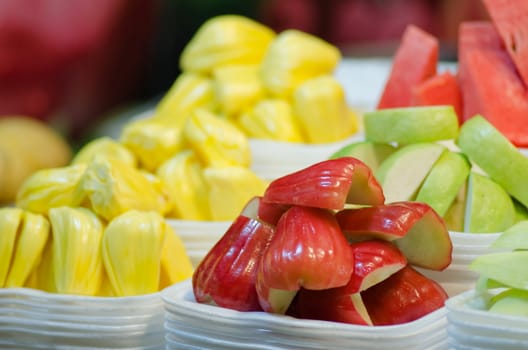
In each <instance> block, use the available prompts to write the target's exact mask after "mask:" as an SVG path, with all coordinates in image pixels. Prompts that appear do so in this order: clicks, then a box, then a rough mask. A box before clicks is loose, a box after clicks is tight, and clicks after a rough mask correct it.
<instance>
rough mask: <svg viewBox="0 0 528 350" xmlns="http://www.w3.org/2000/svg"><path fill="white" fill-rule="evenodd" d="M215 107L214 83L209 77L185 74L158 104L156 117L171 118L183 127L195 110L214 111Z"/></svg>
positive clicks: (180, 76)
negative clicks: (205, 109)
mask: <svg viewBox="0 0 528 350" xmlns="http://www.w3.org/2000/svg"><path fill="white" fill-rule="evenodd" d="M214 105H215V99H214V93H213V83H212V81H211V79H210V78H209V77H207V76H204V75H201V74H196V73H191V72H183V73H182V74H180V75H179V76H178V78H177V79H176V80H175V81H174V83H173V84H172V86H171V88H170V89H169V91H167V93H165V95H164V96H163V98H162V99H161V101H160V102H159V103H158V104H157V106H156V109H155V113H154V117H155V118H169V119H171V121H172V122H174V123H175V125H180V126H181V127H183V125H184V124H185V121H186V120H187V118H188V116H189V113H190V112H191V111H192V110H193V109H195V108H202V107H203V108H207V109H212V108H214Z"/></svg>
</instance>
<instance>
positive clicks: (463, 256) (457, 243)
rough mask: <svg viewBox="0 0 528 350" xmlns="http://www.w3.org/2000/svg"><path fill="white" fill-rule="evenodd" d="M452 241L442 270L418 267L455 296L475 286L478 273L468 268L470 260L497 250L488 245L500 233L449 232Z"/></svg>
mask: <svg viewBox="0 0 528 350" xmlns="http://www.w3.org/2000/svg"><path fill="white" fill-rule="evenodd" d="M449 235H450V237H451V242H453V253H452V260H451V264H450V265H449V266H448V267H447V268H446V269H445V270H444V271H430V270H425V269H420V272H422V273H424V274H425V275H426V276H428V277H430V278H433V279H434V280H435V281H438V282H440V283H441V284H442V285H444V286H445V288H446V290H447V292H448V294H449V295H450V296H455V295H457V294H460V293H462V292H465V291H468V290H470V289H473V288H474V287H475V283H476V281H477V279H478V276H479V275H478V273H476V272H474V271H472V270H470V268H469V265H470V264H471V262H472V261H473V260H474V259H475V258H476V257H477V256H480V255H484V254H489V253H491V252H494V251H497V250H495V249H493V248H491V247H490V245H491V244H492V243H493V242H494V241H495V240H496V239H497V238H498V237H499V236H500V233H464V232H454V231H453V232H449Z"/></svg>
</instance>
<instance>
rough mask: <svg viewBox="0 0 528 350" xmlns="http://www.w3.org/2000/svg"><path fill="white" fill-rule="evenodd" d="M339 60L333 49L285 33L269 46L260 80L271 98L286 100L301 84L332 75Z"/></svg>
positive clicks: (293, 32) (306, 37) (310, 38)
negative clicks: (280, 97) (320, 76)
mask: <svg viewBox="0 0 528 350" xmlns="http://www.w3.org/2000/svg"><path fill="white" fill-rule="evenodd" d="M340 60H341V53H340V51H339V49H338V48H337V47H335V46H333V45H331V44H330V43H328V42H326V41H324V40H322V39H320V38H318V37H316V36H313V35H311V34H308V33H304V32H301V31H299V30H294V29H289V30H285V31H283V32H281V33H280V34H279V35H278V36H277V38H276V39H275V40H274V41H273V42H272V43H271V45H270V47H269V50H268V52H267V53H266V56H265V57H264V60H263V62H262V70H261V78H262V81H263V83H264V86H265V87H266V88H267V89H268V90H269V91H270V92H271V93H272V94H273V95H275V96H285V97H289V96H291V94H292V93H293V90H295V88H297V86H299V85H300V84H301V83H303V82H304V81H305V80H307V79H310V78H314V77H317V76H319V75H322V74H330V73H332V72H333V71H334V69H335V68H336V66H337V64H338V63H339V61H340Z"/></svg>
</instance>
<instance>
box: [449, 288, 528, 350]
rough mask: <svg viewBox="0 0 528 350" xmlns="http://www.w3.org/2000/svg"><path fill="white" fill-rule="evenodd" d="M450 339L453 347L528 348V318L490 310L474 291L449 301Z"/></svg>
mask: <svg viewBox="0 0 528 350" xmlns="http://www.w3.org/2000/svg"><path fill="white" fill-rule="evenodd" d="M446 308H447V310H448V315H447V318H448V327H447V330H448V341H449V344H450V346H451V348H452V349H454V350H472V349H501V350H521V349H528V332H527V331H526V330H527V329H528V318H526V317H520V316H508V315H500V314H495V313H491V312H488V311H486V310H485V300H484V298H483V297H481V296H480V295H479V294H477V293H476V292H475V291H474V290H470V291H467V292H465V293H462V294H460V295H457V296H456V297H453V298H450V299H449V300H448V301H447V302H446Z"/></svg>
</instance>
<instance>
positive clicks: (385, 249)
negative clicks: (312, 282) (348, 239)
mask: <svg viewBox="0 0 528 350" xmlns="http://www.w3.org/2000/svg"><path fill="white" fill-rule="evenodd" d="M350 249H352V252H353V254H354V272H353V273H352V276H351V277H350V281H349V282H348V284H347V286H346V290H347V292H348V293H349V294H351V293H359V292H361V291H363V290H365V289H368V288H370V287H371V286H372V285H374V284H377V283H379V282H381V281H382V280H384V279H386V278H388V277H389V276H391V275H392V274H394V273H396V272H397V271H399V270H401V269H403V268H404V267H405V266H406V265H407V258H406V257H405V255H404V254H403V253H402V252H401V251H400V250H399V249H398V248H397V247H396V246H395V245H394V244H392V243H390V242H387V241H382V240H377V239H372V240H368V241H362V242H355V243H351V244H350Z"/></svg>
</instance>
